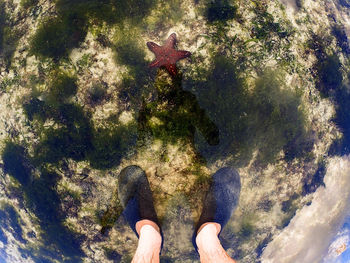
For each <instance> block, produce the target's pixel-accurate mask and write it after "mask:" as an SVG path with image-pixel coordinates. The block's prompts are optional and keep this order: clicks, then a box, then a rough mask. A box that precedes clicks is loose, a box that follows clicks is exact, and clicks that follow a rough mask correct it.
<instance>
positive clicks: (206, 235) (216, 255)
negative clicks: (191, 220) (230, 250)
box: [196, 222, 236, 263]
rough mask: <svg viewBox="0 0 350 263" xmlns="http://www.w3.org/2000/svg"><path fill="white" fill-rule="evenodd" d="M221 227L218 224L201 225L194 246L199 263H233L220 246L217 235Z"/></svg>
mask: <svg viewBox="0 0 350 263" xmlns="http://www.w3.org/2000/svg"><path fill="white" fill-rule="evenodd" d="M220 231H221V226H220V224H218V223H214V222H208V223H205V224H203V225H202V226H201V227H200V229H199V232H198V234H197V237H196V244H197V247H198V252H199V255H200V260H201V263H214V262H215V263H235V262H236V261H234V260H233V259H232V258H230V256H229V255H228V254H227V252H226V251H225V250H224V248H223V247H222V246H221V243H220V240H219V238H218V234H219V233H220Z"/></svg>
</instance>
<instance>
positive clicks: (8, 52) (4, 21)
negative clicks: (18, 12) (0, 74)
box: [0, 1, 20, 69]
mask: <svg viewBox="0 0 350 263" xmlns="http://www.w3.org/2000/svg"><path fill="white" fill-rule="evenodd" d="M11 23H12V21H11V20H10V16H9V14H7V13H6V11H5V2H4V1H0V56H1V57H2V58H3V60H4V62H5V65H6V68H7V69H8V68H9V67H10V66H11V61H12V58H13V55H14V52H15V51H16V48H17V44H18V40H19V38H20V32H19V31H18V30H16V29H14V28H13V27H12V26H11Z"/></svg>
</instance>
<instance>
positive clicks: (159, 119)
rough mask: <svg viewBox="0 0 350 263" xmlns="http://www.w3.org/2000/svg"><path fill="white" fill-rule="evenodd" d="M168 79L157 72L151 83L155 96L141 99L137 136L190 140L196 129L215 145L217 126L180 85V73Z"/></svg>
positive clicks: (191, 141) (217, 139)
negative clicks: (153, 82) (152, 98)
mask: <svg viewBox="0 0 350 263" xmlns="http://www.w3.org/2000/svg"><path fill="white" fill-rule="evenodd" d="M167 80H169V79H167V78H166V77H164V75H163V76H158V78H157V79H156V82H155V85H154V86H155V88H156V90H157V98H156V99H155V100H153V101H151V102H148V103H146V102H143V106H142V107H141V109H140V112H139V118H138V130H139V134H140V138H142V137H143V136H146V137H147V136H149V135H151V136H152V137H154V138H157V139H161V140H162V141H163V142H165V143H172V144H175V143H178V142H179V140H183V141H184V142H187V143H191V144H193V143H194V134H195V131H196V129H197V130H198V131H200V133H201V134H202V136H203V137H204V138H205V140H206V142H207V143H208V144H209V145H217V144H218V143H219V130H218V128H217V127H216V125H215V124H214V122H212V121H211V120H210V119H209V117H208V116H207V115H206V113H205V111H204V110H203V109H201V107H200V106H199V104H198V102H197V99H196V97H195V95H193V94H192V93H191V92H189V91H185V90H183V89H182V86H181V82H182V77H181V75H178V76H177V77H175V78H173V79H172V81H170V82H169V81H167ZM141 140H142V139H141Z"/></svg>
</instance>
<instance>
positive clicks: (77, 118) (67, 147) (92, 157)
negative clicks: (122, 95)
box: [23, 72, 136, 169]
mask: <svg viewBox="0 0 350 263" xmlns="http://www.w3.org/2000/svg"><path fill="white" fill-rule="evenodd" d="M48 87H49V89H48V91H47V92H46V93H43V94H37V96H40V95H43V97H44V99H43V100H39V99H38V97H33V98H31V99H30V100H29V101H28V102H26V103H24V105H23V109H24V112H25V114H26V116H27V117H28V120H29V121H34V120H36V121H39V123H41V124H40V127H41V128H40V130H39V131H40V138H41V139H40V142H39V143H38V144H37V145H36V147H35V149H34V157H33V162H34V163H35V164H36V165H43V164H45V163H51V164H57V163H58V162H59V161H60V160H62V159H65V158H71V159H73V160H75V161H82V160H88V161H89V162H90V165H91V166H92V167H93V168H97V169H107V168H111V167H114V166H116V165H118V164H119V163H120V160H121V159H122V157H123V156H124V155H125V154H126V152H128V151H129V150H130V149H131V148H132V147H133V145H134V144H135V141H136V135H135V134H136V125H135V124H133V123H130V124H127V125H118V123H117V124H116V123H115V120H111V121H109V122H106V125H105V127H104V128H103V127H100V128H94V126H93V124H92V122H91V113H90V112H88V111H85V110H84V109H83V107H82V106H80V105H78V104H75V103H70V102H69V98H71V97H72V96H74V95H75V93H76V91H77V86H76V78H75V77H74V76H69V75H67V74H66V73H64V72H54V73H53V74H52V75H51V79H50V81H49V83H48ZM46 121H53V123H52V125H50V126H45V127H44V123H45V122H46Z"/></svg>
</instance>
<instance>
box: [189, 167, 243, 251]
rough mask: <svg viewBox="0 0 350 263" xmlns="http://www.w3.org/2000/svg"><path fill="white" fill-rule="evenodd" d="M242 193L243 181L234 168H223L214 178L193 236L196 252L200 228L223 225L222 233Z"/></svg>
mask: <svg viewBox="0 0 350 263" xmlns="http://www.w3.org/2000/svg"><path fill="white" fill-rule="evenodd" d="M240 192H241V179H240V176H239V174H238V172H237V171H236V170H235V169H234V168H232V167H224V168H221V169H219V170H218V171H217V172H216V173H215V174H214V175H213V176H212V184H211V186H210V188H209V190H208V192H207V194H206V196H205V198H204V202H203V210H202V214H201V216H200V218H199V220H198V223H197V225H196V227H195V231H194V233H193V236H192V243H193V246H194V247H195V249H196V250H198V248H197V244H196V236H197V234H198V230H199V228H200V227H201V226H202V225H203V224H204V223H207V222H215V223H218V224H220V225H221V230H220V233H221V231H222V229H223V228H224V226H225V225H226V224H227V222H228V220H229V219H230V217H231V215H232V214H233V212H234V211H235V209H236V207H237V204H238V200H239V195H240ZM220 233H219V234H218V236H220Z"/></svg>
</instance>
